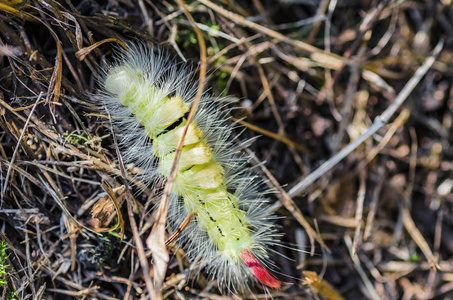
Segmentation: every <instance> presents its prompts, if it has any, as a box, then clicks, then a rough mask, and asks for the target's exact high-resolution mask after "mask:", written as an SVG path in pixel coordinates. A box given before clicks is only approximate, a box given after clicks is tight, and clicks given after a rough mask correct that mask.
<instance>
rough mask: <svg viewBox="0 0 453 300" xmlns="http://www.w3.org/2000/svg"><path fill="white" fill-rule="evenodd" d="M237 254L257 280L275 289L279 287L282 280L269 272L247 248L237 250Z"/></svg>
mask: <svg viewBox="0 0 453 300" xmlns="http://www.w3.org/2000/svg"><path fill="white" fill-rule="evenodd" d="M239 255H240V256H241V259H242V261H243V262H244V263H245V264H246V265H247V267H249V269H250V271H251V272H252V274H253V275H254V276H255V277H256V279H258V281H259V282H261V283H262V284H264V285H265V286H268V287H270V288H273V289H276V290H278V289H279V288H280V287H281V285H282V282H281V281H280V280H278V279H276V278H275V277H274V276H272V275H271V274H269V272H268V271H267V270H266V269H265V268H264V267H263V266H262V265H261V264H260V263H259V262H258V261H257V260H256V258H255V257H254V256H253V254H252V253H250V251H249V250H248V249H242V250H241V251H240V252H239Z"/></svg>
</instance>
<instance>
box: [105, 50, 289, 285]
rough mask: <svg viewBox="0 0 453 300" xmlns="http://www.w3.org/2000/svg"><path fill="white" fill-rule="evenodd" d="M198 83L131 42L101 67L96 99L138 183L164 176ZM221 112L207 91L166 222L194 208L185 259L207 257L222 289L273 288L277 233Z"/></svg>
mask: <svg viewBox="0 0 453 300" xmlns="http://www.w3.org/2000/svg"><path fill="white" fill-rule="evenodd" d="M196 88H197V81H196V80H194V79H193V77H192V75H191V72H190V69H189V68H187V67H185V66H183V65H181V64H178V63H175V62H174V61H173V60H172V59H170V58H169V56H168V55H167V54H166V53H164V52H163V51H162V50H160V49H156V48H152V47H149V46H146V45H143V44H129V45H128V50H127V51H123V52H122V53H121V54H120V55H119V56H118V58H117V60H116V62H115V63H114V64H113V65H112V66H110V67H109V68H108V69H107V70H106V71H105V74H104V78H103V80H102V82H101V92H100V93H99V98H100V100H101V101H102V104H103V105H104V106H105V108H106V109H107V110H108V111H109V113H110V114H111V116H112V119H113V124H114V126H115V128H116V131H117V132H118V138H119V144H120V148H121V150H122V155H123V159H124V161H125V162H126V163H134V164H135V165H136V166H137V167H139V168H141V169H143V174H141V175H140V179H141V180H142V181H144V182H146V183H149V184H152V182H155V181H157V180H159V179H161V180H165V179H166V178H167V177H168V176H169V174H170V170H171V167H172V164H173V160H174V156H175V149H176V146H177V144H178V142H179V140H180V138H181V136H182V132H183V130H184V127H185V126H186V124H187V120H186V116H187V113H188V111H189V110H190V107H191V105H192V103H193V101H194V97H195V91H196ZM225 114H226V112H225V110H224V109H220V110H219V108H218V107H217V106H215V105H213V104H211V103H210V101H209V100H208V97H207V95H204V96H203V97H202V99H201V100H200V104H199V106H198V108H197V111H196V114H195V117H194V120H193V121H192V122H191V124H190V125H189V128H188V131H187V134H186V136H185V139H184V146H183V148H182V151H181V157H180V161H179V165H178V172H177V175H176V178H175V182H174V186H173V190H172V194H171V197H170V206H169V213H168V216H169V223H170V225H171V226H172V227H173V226H174V227H173V228H176V227H177V226H178V225H179V224H181V223H182V222H183V220H184V219H185V218H186V216H187V215H188V214H189V213H190V212H195V217H194V219H193V220H192V222H191V223H190V224H189V225H188V227H187V228H186V229H185V230H184V232H183V234H182V235H181V236H180V238H179V241H180V243H181V244H182V245H183V247H184V248H185V250H186V252H187V254H188V256H189V259H191V260H194V259H196V258H199V257H201V258H202V259H203V261H205V262H206V265H207V270H208V272H209V273H210V274H211V276H212V278H215V279H216V280H217V281H218V283H219V287H220V289H222V288H225V287H226V288H228V289H233V290H238V291H240V292H243V291H244V290H246V289H249V284H250V283H251V282H253V281H255V282H256V281H259V282H260V283H262V284H264V285H266V286H268V287H271V288H276V289H278V288H279V287H280V285H281V282H280V281H279V280H277V279H275V278H274V277H273V276H272V275H271V274H269V272H268V271H267V270H266V269H265V268H264V267H263V265H266V262H267V261H269V258H268V250H267V248H268V247H269V246H270V245H273V244H278V243H279V242H278V241H276V238H277V237H278V236H279V235H278V234H277V233H276V230H275V228H274V225H273V223H272V219H273V217H272V216H271V214H270V212H269V210H268V207H267V203H266V201H265V199H263V198H262V197H261V196H260V193H259V192H258V185H259V184H260V183H259V181H258V180H259V178H258V177H257V176H255V175H253V174H251V173H250V172H249V171H248V170H247V169H246V162H247V161H246V160H247V157H245V156H241V155H240V151H239V149H238V146H235V145H234V143H233V142H232V139H231V137H230V136H231V129H230V127H229V126H228V124H227V123H226V116H225Z"/></svg>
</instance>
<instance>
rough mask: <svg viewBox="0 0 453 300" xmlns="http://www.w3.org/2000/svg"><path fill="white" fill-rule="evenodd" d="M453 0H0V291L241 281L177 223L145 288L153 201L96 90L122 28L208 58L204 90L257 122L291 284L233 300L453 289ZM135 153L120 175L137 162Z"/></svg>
mask: <svg viewBox="0 0 453 300" xmlns="http://www.w3.org/2000/svg"><path fill="white" fill-rule="evenodd" d="M452 7H453V6H452V1H451V0H440V1H437V0H419V1H390V0H381V1H379V0H364V1H334V0H330V1H329V0H311V1H308V0H280V1H261V0H253V1H251V0H250V1H234V0H222V1H210V0H199V1H176V2H175V1H150V0H138V1H108V2H105V1H86V0H82V1H68V0H63V1H51V0H39V1H38V0H29V1H23V0H2V1H0V128H1V129H0V171H1V174H0V191H1V199H0V201H1V202H0V231H1V233H0V240H1V241H0V243H1V244H0V247H1V249H0V252H1V253H0V254H1V255H0V276H1V278H0V284H1V285H2V286H3V287H4V288H3V291H2V293H1V297H2V299H24V298H31V297H33V299H146V298H149V297H150V295H153V296H154V297H163V298H165V299H230V298H232V297H239V296H235V295H221V294H220V293H219V292H218V290H217V288H216V286H215V283H214V282H211V281H209V280H207V278H206V277H205V275H204V273H203V272H200V273H199V276H196V275H197V274H198V272H199V271H200V270H201V269H202V268H203V266H202V265H201V264H200V263H199V262H194V263H189V262H188V261H187V259H186V257H185V256H184V252H183V250H181V249H179V248H178V246H177V244H175V243H173V239H174V237H172V238H171V239H170V240H169V241H167V242H168V243H167V244H168V245H167V246H168V249H169V251H170V261H169V264H168V269H167V270H166V274H165V277H164V278H163V282H162V288H161V289H158V290H155V291H150V289H152V288H153V287H150V286H149V285H150V281H149V280H150V279H151V280H154V278H153V276H154V274H157V273H155V272H153V270H152V269H150V270H148V272H146V271H144V269H143V260H145V262H146V263H147V264H149V267H150V268H152V267H153V264H152V261H151V255H152V253H151V252H150V251H149V249H147V248H146V243H145V239H146V238H147V237H148V236H149V234H150V232H151V228H152V226H153V224H154V223H155V220H156V217H157V216H156V211H157V210H156V209H155V206H156V203H157V200H158V199H155V198H156V197H154V193H155V191H153V190H152V189H150V188H145V187H143V186H140V183H138V182H135V183H134V184H131V185H130V188H127V187H125V181H124V180H123V178H122V177H123V176H122V175H121V172H122V170H121V168H120V166H118V165H117V164H116V163H115V161H116V160H115V156H116V155H115V148H114V146H113V145H114V140H113V138H112V135H111V130H110V128H108V126H106V124H107V123H106V122H101V120H105V116H101V115H99V113H98V112H97V111H93V110H91V109H90V106H91V104H90V103H89V101H87V98H88V97H89V96H88V95H89V94H90V93H91V92H93V91H94V89H95V87H96V83H95V82H96V78H97V76H98V75H99V71H100V70H101V68H102V65H103V64H104V63H105V61H106V60H108V58H109V57H111V56H112V52H114V51H115V47H114V45H118V43H121V42H122V41H123V42H124V41H128V40H131V39H138V40H141V41H146V42H147V43H150V44H155V45H158V44H159V45H161V47H163V48H166V49H167V50H168V51H170V52H171V53H173V54H174V55H175V56H179V57H180V59H181V60H188V61H189V63H191V64H193V65H197V63H198V62H200V61H202V62H204V63H203V64H202V65H203V66H206V68H207V74H208V75H209V80H208V82H207V86H208V87H209V88H210V89H211V90H212V91H213V92H214V93H216V94H220V93H223V94H226V95H229V96H231V97H232V98H235V99H237V101H235V102H233V103H231V106H232V107H237V109H235V110H233V111H232V112H233V116H232V119H233V120H235V121H236V122H240V123H241V124H243V125H245V126H246V127H247V130H245V131H244V133H243V134H242V136H241V138H243V139H247V138H252V137H255V136H260V137H259V138H258V139H256V141H255V142H254V143H253V144H252V145H251V146H250V151H251V152H253V153H254V155H255V161H254V162H253V163H254V164H257V167H256V169H257V170H258V171H259V170H261V172H262V176H265V177H267V178H268V179H269V180H268V184H269V187H270V188H272V189H274V190H275V191H276V193H274V194H270V195H269V197H270V198H271V199H272V201H273V203H275V205H274V207H275V209H276V210H277V214H278V215H280V216H281V217H282V218H281V219H280V220H279V224H280V225H281V231H282V232H283V233H285V236H284V242H285V243H287V245H288V247H287V248H276V249H274V250H275V253H276V255H275V258H276V261H277V264H278V267H279V273H280V274H278V276H279V278H280V279H281V280H282V281H284V282H286V283H287V284H286V285H285V286H284V287H283V288H282V289H281V290H279V291H271V294H268V293H263V290H262V289H260V288H259V287H256V289H255V290H254V295H243V296H240V297H244V298H258V299H261V298H274V299H319V297H325V298H326V299H341V298H344V299H432V298H436V299H453V242H452V241H453V223H452V220H453V194H452V189H453V176H452V175H453V147H452V143H453V129H452V121H453V97H452V96H453V91H452V83H453V81H452V78H453V63H452V62H453V51H452V50H453V48H452V43H453V38H452V35H451V33H452V32H453V8H452ZM193 26H196V28H197V29H194V27H193ZM202 40H203V41H204V43H205V46H203V43H202V42H200V41H202ZM436 46H437V48H436ZM435 49H436V50H435ZM200 52H201V53H205V55H206V57H205V58H203V57H202V59H201V60H200ZM417 70H419V71H417ZM420 70H421V71H420ZM201 73H204V72H201ZM408 83H413V84H412V85H411V87H410V89H409V88H407V86H408ZM405 87H406V88H407V90H405ZM406 91H407V93H406V94H404V95H403V92H406ZM403 96H404V97H403ZM395 103H398V105H397V106H392V105H394V104H395ZM391 107H393V108H394V109H393V108H392V113H391V114H389V113H388V112H389V108H391ZM382 115H385V116H386V117H388V118H387V119H386V120H385V121H386V122H384V123H383V124H381V125H382V126H381V127H379V128H377V129H376V130H375V131H373V132H372V134H371V133H370V131H369V130H370V128H372V126H373V124H374V122H375V121H376V120H377V117H378V116H382ZM232 126H234V125H233V122H232ZM367 133H369V134H368V135H367V137H368V138H366V139H365V138H364V139H363V140H362V143H357V144H352V145H353V147H350V148H351V149H350V150H351V151H348V152H347V153H346V154H347V155H344V156H342V157H341V159H338V160H336V161H335V162H334V163H332V164H331V165H330V166H329V168H328V169H321V172H320V173H319V174H318V175H319V176H318V175H317V176H315V177H316V178H314V177H313V175H312V177H313V180H311V181H308V183H307V181H303V180H304V178H310V177H309V176H310V174H314V171H315V170H316V169H317V168H318V167H319V166H322V165H323V163H325V162H326V161H328V159H329V158H331V157H335V155H338V154H339V153H341V150H342V149H343V150H344V149H346V147H347V145H351V144H350V143H351V142H353V141H358V139H359V138H360V137H361V136H364V134H365V135H366V134H367ZM264 161H265V162H266V164H264V165H263V164H262V162H264ZM124 168H125V170H124V171H126V172H125V177H127V180H128V181H133V175H134V174H137V173H139V172H140V170H137V169H136V168H135V167H134V166H133V165H127V166H124ZM327 170H330V171H329V172H327ZM142 189H144V192H143V193H137V191H138V190H142ZM125 203H126V204H125ZM127 206H128V207H127ZM128 208H129V211H132V212H133V216H132V219H131V218H130V216H128V215H127V212H128ZM131 220H133V222H131ZM189 221H190V218H188V220H187V222H189ZM184 225H185V224H182V225H181V227H180V229H181V230H184ZM123 233H124V238H122V234H123ZM133 233H134V234H133ZM172 233H173V232H167V234H168V235H167V237H166V238H167V239H168V238H169V237H170V235H171V234H172ZM134 236H135V238H134ZM139 244H141V246H142V247H145V248H143V249H141V248H140V247H137V246H140V245H139ZM277 253H278V254H277ZM304 274H305V276H304ZM307 274H308V275H307ZM307 276H308V277H307ZM310 278H311V279H310ZM304 280H305V281H304ZM304 282H305V283H306V284H304ZM147 286H148V288H147ZM324 288H325V289H328V290H329V293H322V290H323V289H324ZM318 292H319V294H318ZM329 295H331V296H329ZM332 295H334V296H332Z"/></svg>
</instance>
